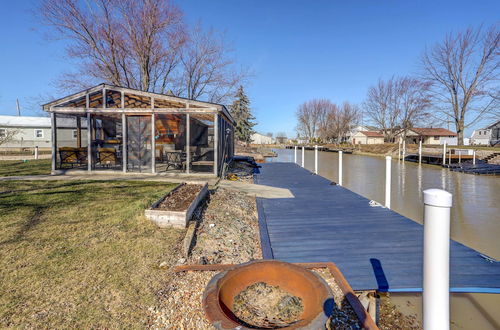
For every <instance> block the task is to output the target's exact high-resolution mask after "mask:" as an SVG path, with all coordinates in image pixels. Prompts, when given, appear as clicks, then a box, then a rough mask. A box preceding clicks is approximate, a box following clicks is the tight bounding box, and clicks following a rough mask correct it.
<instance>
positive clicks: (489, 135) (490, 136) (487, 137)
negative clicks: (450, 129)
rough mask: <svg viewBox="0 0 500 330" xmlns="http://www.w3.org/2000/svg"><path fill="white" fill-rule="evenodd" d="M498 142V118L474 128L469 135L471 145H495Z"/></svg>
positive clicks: (499, 124)
mask: <svg viewBox="0 0 500 330" xmlns="http://www.w3.org/2000/svg"><path fill="white" fill-rule="evenodd" d="M499 142H500V120H499V121H497V122H496V123H493V124H492V125H490V126H488V127H486V128H481V129H476V130H474V132H472V135H471V137H470V144H471V145H488V146H489V145H496V144H498V143H499Z"/></svg>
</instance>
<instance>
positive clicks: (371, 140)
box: [352, 131, 384, 144]
mask: <svg viewBox="0 0 500 330" xmlns="http://www.w3.org/2000/svg"><path fill="white" fill-rule="evenodd" d="M352 143H353V144H383V143H384V134H382V133H380V132H377V131H359V132H357V133H355V134H354V135H353V136H352Z"/></svg>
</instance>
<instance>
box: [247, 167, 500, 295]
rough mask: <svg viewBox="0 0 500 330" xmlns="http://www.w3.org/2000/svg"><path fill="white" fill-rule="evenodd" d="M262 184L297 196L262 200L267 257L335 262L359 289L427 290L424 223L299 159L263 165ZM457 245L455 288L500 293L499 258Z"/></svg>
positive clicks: (453, 267) (452, 265)
mask: <svg viewBox="0 0 500 330" xmlns="http://www.w3.org/2000/svg"><path fill="white" fill-rule="evenodd" d="M255 181H256V183H258V184H264V185H269V186H274V187H279V188H286V189H289V190H290V191H291V192H292V194H293V195H294V198H281V199H264V198H258V199H257V210H258V214H259V225H260V229H261V230H260V232H261V244H262V249H263V255H264V258H274V259H279V260H283V261H288V262H327V261H333V262H335V263H336V264H337V266H338V267H339V268H340V270H341V271H342V272H343V273H344V275H345V276H346V278H347V280H348V281H349V283H350V284H351V286H352V287H353V289H355V290H374V289H377V290H379V291H390V292H418V291H421V290H422V258H423V227H422V225H420V224H418V223H417V222H414V221H412V220H410V219H408V218H406V217H404V216H402V215H400V214H398V213H396V212H394V211H391V210H388V209H386V208H383V207H373V206H370V205H369V200H368V199H366V198H364V197H362V196H360V195H358V194H356V193H354V192H351V191H350V190H348V189H345V188H343V187H340V186H336V185H332V184H331V182H330V181H329V180H327V179H325V178H323V177H320V176H317V175H313V174H312V173H311V172H309V171H307V170H305V169H303V168H301V167H300V166H298V165H296V164H294V163H266V164H262V168H261V171H260V173H259V174H256V175H255ZM422 207H423V206H422ZM450 247H451V252H450V253H451V261H450V273H451V279H450V286H451V291H453V292H485V293H500V262H497V261H495V260H492V259H488V258H486V257H485V256H482V255H481V254H480V253H479V252H477V251H475V250H473V249H471V248H468V247H466V246H464V245H462V244H460V243H458V242H456V241H451V245H450Z"/></svg>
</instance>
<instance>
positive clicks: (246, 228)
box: [188, 188, 262, 264]
mask: <svg viewBox="0 0 500 330" xmlns="http://www.w3.org/2000/svg"><path fill="white" fill-rule="evenodd" d="M261 258H262V253H261V249H260V240H259V222H258V218H257V210H256V206H255V197H251V196H248V195H246V194H244V193H240V192H235V191H234V190H227V189H222V188H219V189H217V190H216V191H215V192H214V193H211V194H210V201H209V202H208V204H207V207H206V209H205V210H204V212H203V214H202V221H201V223H200V225H199V227H198V230H197V237H196V244H195V246H194V247H193V249H192V252H191V256H190V257H189V259H188V264H230V263H233V264H239V263H243V262H247V261H250V260H255V259H261Z"/></svg>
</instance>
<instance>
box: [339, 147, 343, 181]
mask: <svg viewBox="0 0 500 330" xmlns="http://www.w3.org/2000/svg"><path fill="white" fill-rule="evenodd" d="M342 154H343V152H342V150H340V151H339V182H338V183H339V186H341V185H342Z"/></svg>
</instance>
